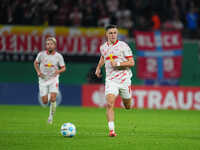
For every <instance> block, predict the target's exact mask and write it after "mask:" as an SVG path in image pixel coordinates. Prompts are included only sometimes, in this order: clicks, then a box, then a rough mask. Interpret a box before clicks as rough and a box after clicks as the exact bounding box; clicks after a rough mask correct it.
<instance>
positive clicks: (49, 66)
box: [45, 63, 54, 68]
mask: <svg viewBox="0 0 200 150" xmlns="http://www.w3.org/2000/svg"><path fill="white" fill-rule="evenodd" d="M45 67H48V68H51V67H54V65H52V64H51V63H48V64H45Z"/></svg>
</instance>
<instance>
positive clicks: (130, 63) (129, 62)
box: [111, 56, 135, 67]
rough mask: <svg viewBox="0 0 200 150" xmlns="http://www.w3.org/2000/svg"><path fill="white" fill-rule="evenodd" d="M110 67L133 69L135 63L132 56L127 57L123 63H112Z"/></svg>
mask: <svg viewBox="0 0 200 150" xmlns="http://www.w3.org/2000/svg"><path fill="white" fill-rule="evenodd" d="M111 65H112V66H113V67H133V66H134V65H135V61H134V59H133V57H132V56H130V57H127V61H124V62H116V61H112V62H111Z"/></svg>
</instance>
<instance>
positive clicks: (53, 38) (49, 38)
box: [46, 36, 57, 45]
mask: <svg viewBox="0 0 200 150" xmlns="http://www.w3.org/2000/svg"><path fill="white" fill-rule="evenodd" d="M46 41H52V42H53V43H54V44H55V45H56V44H57V41H56V38H55V37H52V36H51V37H48V38H47V39H46Z"/></svg>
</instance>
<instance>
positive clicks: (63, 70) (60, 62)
mask: <svg viewBox="0 0 200 150" xmlns="http://www.w3.org/2000/svg"><path fill="white" fill-rule="evenodd" d="M58 58H59V62H58V63H59V66H60V68H59V69H58V70H56V71H55V76H56V75H58V74H61V73H63V72H65V70H66V67H65V62H64V58H63V56H62V55H59V57H58Z"/></svg>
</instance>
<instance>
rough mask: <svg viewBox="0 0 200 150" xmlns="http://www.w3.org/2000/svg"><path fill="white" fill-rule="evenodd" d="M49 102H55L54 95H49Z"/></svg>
mask: <svg viewBox="0 0 200 150" xmlns="http://www.w3.org/2000/svg"><path fill="white" fill-rule="evenodd" d="M50 101H51V102H55V101H56V94H51V98H50Z"/></svg>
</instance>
